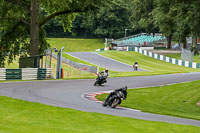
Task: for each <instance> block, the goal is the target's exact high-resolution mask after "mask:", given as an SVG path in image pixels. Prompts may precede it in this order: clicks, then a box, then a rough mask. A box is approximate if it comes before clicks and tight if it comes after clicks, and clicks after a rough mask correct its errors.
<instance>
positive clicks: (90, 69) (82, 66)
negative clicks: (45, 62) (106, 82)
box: [52, 53, 98, 73]
mask: <svg viewBox="0 0 200 133" xmlns="http://www.w3.org/2000/svg"><path fill="white" fill-rule="evenodd" d="M52 57H53V58H55V59H57V55H56V54H54V53H52ZM62 62H64V63H66V64H68V65H70V66H72V67H74V68H77V69H79V70H85V71H88V72H91V73H97V72H98V68H97V67H94V66H89V65H85V64H82V63H78V62H74V61H72V60H69V59H67V58H64V57H63V58H62Z"/></svg>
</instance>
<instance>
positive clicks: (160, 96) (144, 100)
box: [97, 81, 200, 120]
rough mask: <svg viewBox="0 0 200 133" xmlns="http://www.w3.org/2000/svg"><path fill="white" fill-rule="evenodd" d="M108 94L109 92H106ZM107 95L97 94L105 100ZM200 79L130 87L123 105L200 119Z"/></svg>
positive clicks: (145, 110)
mask: <svg viewBox="0 0 200 133" xmlns="http://www.w3.org/2000/svg"><path fill="white" fill-rule="evenodd" d="M106 95H107V94H106ZM106 95H105V94H104V95H103V96H97V98H99V97H100V100H104V99H105V97H106ZM198 101H200V81H193V82H187V83H179V84H174V85H166V86H161V87H150V88H138V89H129V90H128V95H127V100H124V101H123V102H122V104H121V106H124V107H128V108H134V109H139V110H142V111H144V112H151V113H157V114H165V115H171V116H178V117H185V118H191V119H197V120H200V115H199V113H200V107H199V106H197V105H196V103H197V102H198Z"/></svg>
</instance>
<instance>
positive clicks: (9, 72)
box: [0, 68, 52, 80]
mask: <svg viewBox="0 0 200 133" xmlns="http://www.w3.org/2000/svg"><path fill="white" fill-rule="evenodd" d="M51 71H52V70H51V68H47V69H42V68H39V69H38V68H21V69H6V68H0V80H41V79H49V78H51Z"/></svg>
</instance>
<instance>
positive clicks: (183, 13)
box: [45, 0, 200, 48]
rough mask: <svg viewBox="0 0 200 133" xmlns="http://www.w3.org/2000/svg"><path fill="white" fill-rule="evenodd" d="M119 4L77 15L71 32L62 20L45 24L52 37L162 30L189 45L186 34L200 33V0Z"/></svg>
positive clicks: (133, 0)
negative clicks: (65, 28)
mask: <svg viewBox="0 0 200 133" xmlns="http://www.w3.org/2000/svg"><path fill="white" fill-rule="evenodd" d="M115 2H116V4H111V5H110V6H109V7H106V8H105V7H102V8H100V9H99V10H97V11H96V12H95V13H82V14H78V15H77V17H76V19H75V20H74V22H73V24H72V29H71V32H64V30H63V28H62V25H61V24H59V22H58V21H59V20H56V19H54V20H52V21H50V22H49V23H48V24H47V25H46V26H45V29H46V32H47V35H48V36H51V37H93V38H94V37H95V38H104V37H107V38H121V37H124V35H125V29H128V30H127V31H126V32H127V35H132V34H136V33H140V32H147V33H156V32H160V33H162V34H163V35H165V36H166V37H167V40H168V48H170V47H171V40H172V39H173V40H175V41H177V42H179V43H182V44H183V47H186V37H188V36H192V37H193V47H194V48H195V47H196V38H197V37H198V36H200V35H199V34H200V1H199V0H190V1H188V0H115Z"/></svg>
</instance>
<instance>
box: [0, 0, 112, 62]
mask: <svg viewBox="0 0 200 133" xmlns="http://www.w3.org/2000/svg"><path fill="white" fill-rule="evenodd" d="M111 2H112V1H110V0H98V1H96V0H67V1H66V0H0V31H1V34H0V35H1V36H0V66H3V65H4V61H5V58H6V57H7V56H9V62H11V61H12V60H13V59H14V58H15V57H16V56H17V55H20V54H23V55H26V54H28V55H38V54H42V53H43V52H44V50H45V49H46V48H47V47H48V43H47V42H46V39H45V36H46V34H45V31H44V24H46V23H47V22H48V21H49V20H51V19H53V18H58V20H59V23H61V24H62V26H63V28H64V30H69V31H70V29H71V27H72V22H73V20H74V19H75V16H76V15H77V13H81V12H90V11H95V10H97V9H99V8H100V7H102V6H108V5H110V4H113V3H111Z"/></svg>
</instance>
